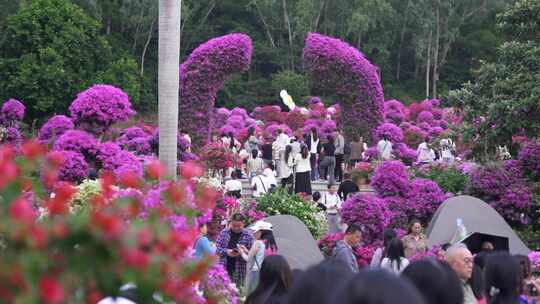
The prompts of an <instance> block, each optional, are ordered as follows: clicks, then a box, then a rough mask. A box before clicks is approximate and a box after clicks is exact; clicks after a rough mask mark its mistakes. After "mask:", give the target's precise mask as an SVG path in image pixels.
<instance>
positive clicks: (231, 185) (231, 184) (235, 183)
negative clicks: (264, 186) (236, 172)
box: [225, 179, 242, 191]
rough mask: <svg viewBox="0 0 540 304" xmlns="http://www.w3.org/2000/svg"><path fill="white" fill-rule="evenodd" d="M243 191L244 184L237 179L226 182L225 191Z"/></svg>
mask: <svg viewBox="0 0 540 304" xmlns="http://www.w3.org/2000/svg"><path fill="white" fill-rule="evenodd" d="M238 190H242V182H241V181H239V180H236V179H230V180H228V181H226V182H225V191H238Z"/></svg>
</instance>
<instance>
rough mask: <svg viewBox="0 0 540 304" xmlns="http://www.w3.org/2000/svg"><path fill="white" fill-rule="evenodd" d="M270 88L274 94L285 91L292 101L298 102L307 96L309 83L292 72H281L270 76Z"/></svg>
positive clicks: (300, 75)
mask: <svg viewBox="0 0 540 304" xmlns="http://www.w3.org/2000/svg"><path fill="white" fill-rule="evenodd" d="M271 87H272V89H273V90H274V92H280V91H281V90H287V93H289V95H291V97H292V98H293V101H295V103H296V104H298V101H300V100H302V99H303V97H305V96H308V95H309V83H308V81H307V79H306V77H305V76H304V75H302V74H298V73H296V72H294V71H281V72H278V73H275V74H273V75H272V81H271Z"/></svg>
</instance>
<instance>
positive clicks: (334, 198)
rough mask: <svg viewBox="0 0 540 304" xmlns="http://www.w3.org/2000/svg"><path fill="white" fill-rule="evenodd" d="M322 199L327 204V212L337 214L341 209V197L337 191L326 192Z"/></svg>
mask: <svg viewBox="0 0 540 304" xmlns="http://www.w3.org/2000/svg"><path fill="white" fill-rule="evenodd" d="M321 201H322V203H323V205H325V206H326V213H330V214H335V213H337V212H338V210H339V209H341V198H339V195H338V194H337V192H336V193H334V194H330V193H329V192H326V193H325V194H324V195H323V197H322V198H321Z"/></svg>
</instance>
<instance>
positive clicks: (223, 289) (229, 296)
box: [201, 263, 238, 304]
mask: <svg viewBox="0 0 540 304" xmlns="http://www.w3.org/2000/svg"><path fill="white" fill-rule="evenodd" d="M201 283H202V284H201V287H202V290H203V292H204V294H205V297H208V296H209V297H210V298H212V299H219V300H220V301H219V302H220V303H221V302H223V303H231V304H237V303H238V290H237V289H236V288H235V287H234V284H232V281H231V279H230V278H229V275H228V274H227V271H226V270H225V268H224V267H223V265H221V264H220V263H217V264H216V265H214V266H212V267H211V268H210V270H209V271H208V274H207V275H206V279H205V280H203V282H201Z"/></svg>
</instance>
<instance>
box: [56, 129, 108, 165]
mask: <svg viewBox="0 0 540 304" xmlns="http://www.w3.org/2000/svg"><path fill="white" fill-rule="evenodd" d="M97 146H98V141H97V140H96V138H95V137H94V136H93V135H91V134H90V133H87V132H85V131H81V130H68V131H66V132H65V133H64V134H62V136H60V137H59V138H58V139H57V140H56V142H55V143H54V146H53V150H57V151H58V150H66V151H74V152H79V153H81V154H82V155H84V157H85V158H86V159H87V160H89V159H93V158H94V157H95V156H96V153H97Z"/></svg>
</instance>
